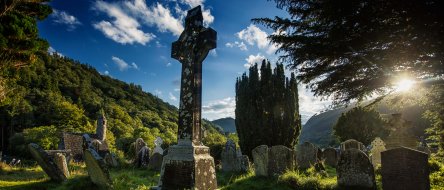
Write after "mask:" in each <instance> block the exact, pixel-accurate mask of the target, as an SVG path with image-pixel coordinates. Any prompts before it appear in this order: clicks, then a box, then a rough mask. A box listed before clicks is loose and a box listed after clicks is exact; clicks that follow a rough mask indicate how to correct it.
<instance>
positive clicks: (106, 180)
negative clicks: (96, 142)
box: [83, 148, 112, 188]
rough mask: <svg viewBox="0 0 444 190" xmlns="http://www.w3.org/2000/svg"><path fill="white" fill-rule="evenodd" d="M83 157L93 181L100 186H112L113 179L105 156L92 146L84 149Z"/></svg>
mask: <svg viewBox="0 0 444 190" xmlns="http://www.w3.org/2000/svg"><path fill="white" fill-rule="evenodd" d="M83 157H84V158H83V159H84V160H85V164H86V169H87V170H88V175H89V177H90V178H91V181H92V182H93V183H94V184H96V185H97V186H99V187H102V188H110V187H111V186H112V181H111V178H110V175H109V171H108V168H107V167H106V163H105V161H104V160H103V158H102V157H100V155H99V154H98V153H97V152H96V151H95V150H94V149H92V148H88V149H85V150H83Z"/></svg>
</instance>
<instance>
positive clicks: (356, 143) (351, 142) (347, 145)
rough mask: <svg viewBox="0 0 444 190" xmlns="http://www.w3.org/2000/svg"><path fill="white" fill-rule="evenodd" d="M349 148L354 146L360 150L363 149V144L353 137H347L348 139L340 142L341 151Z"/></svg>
mask: <svg viewBox="0 0 444 190" xmlns="http://www.w3.org/2000/svg"><path fill="white" fill-rule="evenodd" d="M350 148H355V149H358V150H361V151H364V150H365V146H364V144H362V143H361V142H359V141H357V140H355V139H348V140H346V141H344V142H342V143H341V152H343V151H345V150H348V149H350Z"/></svg>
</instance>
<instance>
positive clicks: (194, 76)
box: [171, 6, 217, 145]
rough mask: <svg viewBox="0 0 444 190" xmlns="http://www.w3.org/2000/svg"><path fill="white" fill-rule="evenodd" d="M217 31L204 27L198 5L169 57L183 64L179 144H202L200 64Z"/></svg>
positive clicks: (190, 14) (189, 12)
mask: <svg viewBox="0 0 444 190" xmlns="http://www.w3.org/2000/svg"><path fill="white" fill-rule="evenodd" d="M216 35H217V33H216V31H214V30H213V29H211V28H205V27H204V26H203V17H202V11H201V8H200V6H198V7H196V8H194V9H191V10H189V11H188V15H187V17H186V18H185V30H184V31H183V32H182V34H181V35H180V37H179V40H177V41H175V42H173V46H172V51H171V57H172V58H174V59H177V60H178V61H179V62H181V63H182V79H181V89H180V105H179V130H178V138H177V139H178V145H201V139H202V134H201V104H202V61H203V60H204V59H205V58H206V57H207V55H208V52H209V51H210V50H212V49H214V48H216Z"/></svg>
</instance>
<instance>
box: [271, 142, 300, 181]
mask: <svg viewBox="0 0 444 190" xmlns="http://www.w3.org/2000/svg"><path fill="white" fill-rule="evenodd" d="M294 168H295V162H294V151H293V150H291V149H290V148H288V147H286V146H283V145H277V146H272V147H271V148H270V149H269V153H268V176H276V175H280V174H283V173H284V172H285V171H287V170H293V169H294Z"/></svg>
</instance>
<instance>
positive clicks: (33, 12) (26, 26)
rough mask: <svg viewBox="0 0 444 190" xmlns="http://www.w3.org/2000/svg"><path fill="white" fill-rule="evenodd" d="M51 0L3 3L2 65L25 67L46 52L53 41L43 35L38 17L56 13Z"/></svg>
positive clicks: (0, 12)
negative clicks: (50, 4) (49, 42)
mask: <svg viewBox="0 0 444 190" xmlns="http://www.w3.org/2000/svg"><path fill="white" fill-rule="evenodd" d="M47 1H48V0H33V1H22V0H3V1H2V2H1V3H0V23H2V24H1V25H0V50H1V53H0V68H1V67H3V66H5V65H4V64H8V63H12V64H13V66H14V67H21V66H24V65H27V64H29V63H32V62H34V61H36V59H37V56H36V54H41V53H46V51H47V49H48V47H49V44H48V42H47V41H46V40H44V39H41V38H39V35H38V28H37V21H40V20H43V19H45V18H46V17H47V16H48V15H49V14H51V13H52V9H51V7H50V6H49V5H48V4H47V3H46V2H47Z"/></svg>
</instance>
